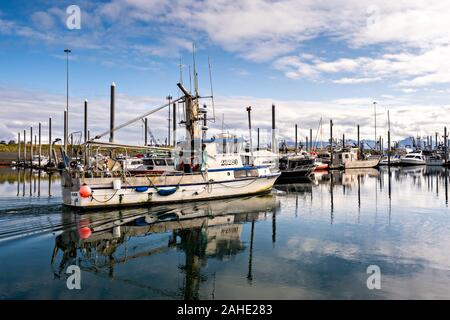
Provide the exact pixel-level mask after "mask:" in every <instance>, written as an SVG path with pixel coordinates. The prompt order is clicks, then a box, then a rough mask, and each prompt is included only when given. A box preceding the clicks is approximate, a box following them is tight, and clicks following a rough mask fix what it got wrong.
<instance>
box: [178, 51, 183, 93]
mask: <svg viewBox="0 0 450 320" xmlns="http://www.w3.org/2000/svg"><path fill="white" fill-rule="evenodd" d="M180 83H181V84H183V60H182V57H181V56H180ZM178 91H180V89H178Z"/></svg>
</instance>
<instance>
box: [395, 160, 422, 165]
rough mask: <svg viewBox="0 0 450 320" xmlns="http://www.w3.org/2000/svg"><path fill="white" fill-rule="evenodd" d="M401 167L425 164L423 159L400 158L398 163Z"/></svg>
mask: <svg viewBox="0 0 450 320" xmlns="http://www.w3.org/2000/svg"><path fill="white" fill-rule="evenodd" d="M398 165H399V166H401V167H412V166H424V165H426V162H425V161H409V160H403V159H402V160H400V163H399V164H398Z"/></svg>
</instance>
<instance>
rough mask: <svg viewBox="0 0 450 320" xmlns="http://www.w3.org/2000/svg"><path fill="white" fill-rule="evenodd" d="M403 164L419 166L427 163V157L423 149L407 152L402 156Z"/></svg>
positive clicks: (401, 162) (401, 161)
mask: <svg viewBox="0 0 450 320" xmlns="http://www.w3.org/2000/svg"><path fill="white" fill-rule="evenodd" d="M399 164H400V165H401V166H419V165H425V164H426V158H425V156H424V155H423V154H422V151H421V150H419V151H414V152H411V153H408V154H406V155H405V156H403V157H401V158H400V163H399Z"/></svg>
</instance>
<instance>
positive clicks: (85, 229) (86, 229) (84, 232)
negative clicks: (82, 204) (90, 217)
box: [78, 227, 92, 239]
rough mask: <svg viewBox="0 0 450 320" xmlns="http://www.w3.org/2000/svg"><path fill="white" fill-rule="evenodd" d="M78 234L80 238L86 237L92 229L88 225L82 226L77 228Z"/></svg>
mask: <svg viewBox="0 0 450 320" xmlns="http://www.w3.org/2000/svg"><path fill="white" fill-rule="evenodd" d="M78 234H79V235H80V238H81V239H87V238H89V237H90V236H91V234H92V231H91V229H90V228H89V227H83V228H80V229H78Z"/></svg>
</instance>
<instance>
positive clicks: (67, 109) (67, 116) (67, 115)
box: [64, 48, 72, 152]
mask: <svg viewBox="0 0 450 320" xmlns="http://www.w3.org/2000/svg"><path fill="white" fill-rule="evenodd" d="M64 52H65V54H66V119H65V120H66V121H65V123H66V127H65V128H64V151H65V152H67V142H68V141H67V138H68V133H69V53H71V52H72V51H71V50H70V49H67V48H66V49H64Z"/></svg>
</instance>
